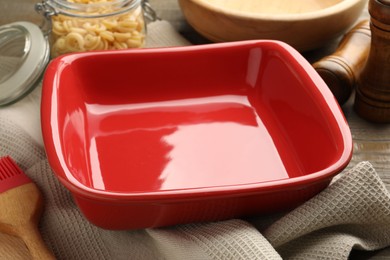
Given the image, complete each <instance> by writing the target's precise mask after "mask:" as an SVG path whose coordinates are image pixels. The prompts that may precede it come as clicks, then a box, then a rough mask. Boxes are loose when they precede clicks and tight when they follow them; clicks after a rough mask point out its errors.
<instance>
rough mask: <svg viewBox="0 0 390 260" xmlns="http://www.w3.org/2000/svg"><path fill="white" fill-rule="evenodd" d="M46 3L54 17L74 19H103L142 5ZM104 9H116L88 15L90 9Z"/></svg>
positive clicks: (128, 1) (125, 0)
mask: <svg viewBox="0 0 390 260" xmlns="http://www.w3.org/2000/svg"><path fill="white" fill-rule="evenodd" d="M45 3H46V4H47V5H48V6H49V7H51V8H52V9H53V13H54V15H56V14H63V15H67V16H72V17H88V18H101V17H106V16H111V15H118V14H122V13H125V12H127V11H129V10H131V9H133V8H135V7H137V6H138V5H140V3H141V0H112V1H109V2H97V3H88V4H84V3H72V2H68V1H66V0H45ZM104 7H115V9H114V10H112V11H111V12H108V13H100V14H94V13H91V14H89V13H88V9H90V8H104Z"/></svg>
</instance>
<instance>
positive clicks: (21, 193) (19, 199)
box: [0, 156, 55, 260]
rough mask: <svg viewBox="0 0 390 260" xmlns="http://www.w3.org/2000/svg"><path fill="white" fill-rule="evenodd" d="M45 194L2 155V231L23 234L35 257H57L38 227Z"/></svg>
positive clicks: (20, 235)
mask: <svg viewBox="0 0 390 260" xmlns="http://www.w3.org/2000/svg"><path fill="white" fill-rule="evenodd" d="M42 211H43V199H42V194H41V192H40V191H39V189H38V187H37V186H36V185H35V183H33V182H32V181H31V179H30V178H29V177H28V176H27V175H25V174H24V172H23V171H22V170H21V169H20V168H19V167H18V165H17V164H16V163H15V162H14V161H13V160H12V159H11V157H9V156H6V157H2V158H0V232H3V233H7V234H9V235H13V236H17V237H20V238H21V239H22V240H23V241H24V243H25V245H26V246H27V248H28V250H29V252H30V254H31V256H32V258H33V259H42V260H43V259H55V257H54V255H53V254H52V253H51V252H50V251H49V249H48V248H47V247H46V246H45V244H44V242H43V240H42V237H41V235H40V233H39V230H38V222H39V218H40V216H41V214H42Z"/></svg>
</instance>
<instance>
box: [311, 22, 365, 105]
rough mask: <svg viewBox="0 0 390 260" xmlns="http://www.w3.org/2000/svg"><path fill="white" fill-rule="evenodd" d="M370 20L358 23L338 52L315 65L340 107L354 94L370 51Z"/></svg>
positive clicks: (347, 35)
mask: <svg viewBox="0 0 390 260" xmlns="http://www.w3.org/2000/svg"><path fill="white" fill-rule="evenodd" d="M370 41H371V32H370V25H369V21H368V20H364V21H362V22H360V23H358V24H357V25H356V26H355V27H354V28H352V29H351V30H350V31H349V32H348V33H347V34H346V35H345V36H344V37H343V39H342V40H341V42H340V44H339V46H338V48H337V49H336V51H335V52H334V53H333V54H331V55H329V56H326V57H324V58H323V59H321V60H319V61H318V62H316V63H314V64H313V67H314V68H315V69H316V71H317V72H318V74H320V76H321V77H322V78H323V80H324V81H325V83H326V84H327V85H328V87H329V88H330V90H331V91H332V93H333V94H334V95H335V97H336V98H337V101H338V102H339V104H340V105H342V104H344V103H345V102H346V101H347V100H348V98H349V96H350V95H351V93H352V90H353V89H354V87H355V84H356V82H357V80H358V78H359V75H360V73H361V71H362V69H363V67H364V64H365V62H366V59H367V56H368V53H369V50H370Z"/></svg>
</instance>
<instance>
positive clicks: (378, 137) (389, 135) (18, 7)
mask: <svg viewBox="0 0 390 260" xmlns="http://www.w3.org/2000/svg"><path fill="white" fill-rule="evenodd" d="M36 2H40V1H39V0H13V1H8V0H7V1H5V0H2V1H0V24H6V23H9V22H13V21H20V20H29V21H32V22H35V23H38V24H39V23H40V19H41V17H40V16H39V15H37V14H35V12H34V11H33V6H34V3H36ZM150 3H151V5H152V7H153V8H154V9H155V10H156V12H157V14H158V16H159V17H160V18H161V19H163V20H167V21H169V22H170V23H171V24H172V25H173V26H174V27H175V28H176V30H178V31H179V32H180V33H181V34H182V35H183V36H184V37H186V38H187V39H188V40H189V41H191V42H192V43H194V44H204V43H209V41H208V40H206V39H205V38H203V37H202V36H200V35H199V34H198V33H196V31H194V29H193V28H191V26H189V25H188V23H187V22H186V21H185V18H184V17H183V15H182V13H181V11H180V7H179V5H178V2H177V0H150ZM368 18H369V15H368V11H367V10H365V11H364V12H363V13H362V15H361V19H368ZM336 46H337V42H334V43H333V44H330V45H329V46H325V47H324V48H323V49H320V50H316V51H312V52H310V53H304V54H303V55H304V56H305V57H306V58H307V59H308V60H309V61H310V62H314V61H315V60H317V59H319V58H321V57H323V56H325V55H328V54H330V53H331V52H333V50H334V49H335V47H336ZM353 101H354V100H353V97H351V99H350V100H349V101H348V102H347V103H346V104H345V105H344V106H343V107H342V109H343V111H344V113H345V116H346V118H347V120H348V122H349V125H350V128H351V131H352V135H353V140H354V152H353V157H352V161H351V163H350V164H349V166H348V167H352V166H354V165H356V163H358V162H360V161H363V160H367V161H370V162H371V163H372V164H373V166H374V167H375V169H376V170H377V172H378V174H379V175H380V176H381V178H382V180H383V181H384V182H385V184H386V186H387V188H388V189H389V190H390V124H374V123H370V122H367V121H365V120H363V119H361V118H360V117H358V116H357V115H356V113H355V112H354V110H353V108H352V107H353Z"/></svg>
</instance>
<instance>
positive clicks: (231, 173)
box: [42, 41, 352, 201]
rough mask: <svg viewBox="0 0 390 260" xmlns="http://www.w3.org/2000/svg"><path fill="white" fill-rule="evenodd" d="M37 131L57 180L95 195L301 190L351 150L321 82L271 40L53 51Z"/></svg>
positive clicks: (339, 165) (335, 168) (326, 176)
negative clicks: (65, 53) (40, 132)
mask: <svg viewBox="0 0 390 260" xmlns="http://www.w3.org/2000/svg"><path fill="white" fill-rule="evenodd" d="M42 128H43V136H44V141H45V148H46V151H47V154H48V158H49V161H50V163H51V165H52V167H53V169H54V171H55V173H56V174H57V175H58V177H59V178H60V180H61V181H62V182H63V183H64V184H65V186H67V187H68V188H69V189H70V190H71V191H72V192H74V193H76V194H81V195H82V196H84V197H90V198H101V199H123V200H132V201H134V200H137V201H138V200H147V199H148V198H153V199H154V200H156V198H165V199H169V198H172V199H178V198H181V197H183V198H186V199H188V198H191V199H193V198H196V197H202V196H211V197H212V196H214V195H215V196H217V195H218V196H221V194H229V192H230V194H236V193H239V192H243V193H244V194H248V192H249V190H250V191H254V190H257V191H261V190H263V191H267V192H269V191H272V190H273V189H275V190H282V189H286V188H287V189H289V188H295V189H299V188H302V187H304V186H305V185H309V184H310V183H316V182H320V181H324V180H326V181H329V180H330V178H331V177H333V176H334V175H335V174H336V173H338V172H340V171H341V170H342V169H343V168H344V167H345V166H346V165H347V163H348V162H349V160H350V157H351V151H352V144H351V143H352V142H351V136H350V132H349V128H348V126H347V124H346V122H345V119H344V117H343V115H342V113H341V111H340V108H339V107H338V105H337V103H336V101H335V99H334V97H333V96H332V94H331V93H330V91H329V90H328V89H327V87H326V85H325V84H324V82H323V81H322V80H321V79H320V78H319V76H318V75H317V74H316V73H315V72H314V70H313V69H312V68H311V67H310V65H309V64H308V63H307V62H306V61H305V60H304V59H303V58H302V57H301V56H300V54H299V53H297V52H296V51H294V50H293V49H292V48H290V47H289V46H287V45H285V44H282V43H279V42H274V41H249V42H238V43H225V44H210V45H205V46H194V47H176V48H165V49H164V48H162V49H142V50H127V51H115V52H94V53H82V54H71V55H68V56H64V57H61V58H58V59H56V60H54V61H53V62H52V63H51V64H50V65H49V67H48V69H47V72H46V75H45V80H44V90H43V98H42ZM299 185H301V186H299ZM302 185H303V186H302ZM246 189H247V190H246ZM205 194H207V195H205Z"/></svg>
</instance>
